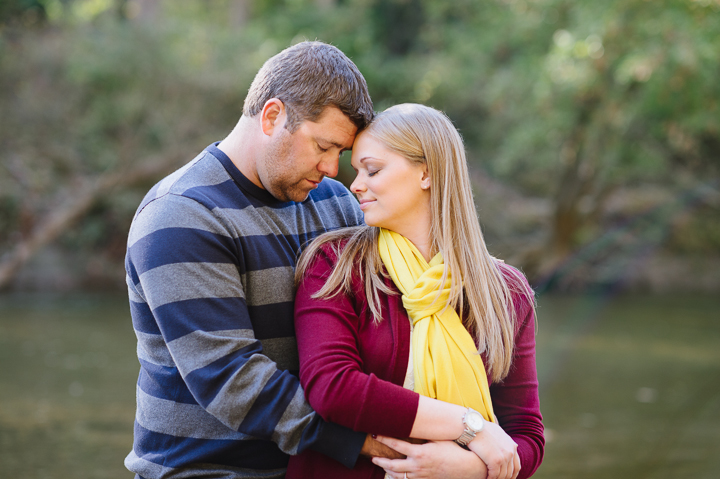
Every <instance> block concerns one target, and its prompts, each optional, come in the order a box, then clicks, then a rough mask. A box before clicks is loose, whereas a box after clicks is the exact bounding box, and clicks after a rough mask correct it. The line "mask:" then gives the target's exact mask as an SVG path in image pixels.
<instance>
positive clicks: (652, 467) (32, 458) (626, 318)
mask: <svg viewBox="0 0 720 479" xmlns="http://www.w3.org/2000/svg"><path fill="white" fill-rule="evenodd" d="M719 310H720V297H712V296H639V295H632V296H629V295H608V294H586V295H580V296H553V295H543V296H542V297H540V298H539V300H538V318H539V328H538V335H537V358H538V374H539V377H540V385H541V386H540V391H541V407H542V412H543V415H544V422H545V425H546V428H547V441H548V442H547V447H546V454H545V461H544V463H543V465H542V466H541V468H540V470H539V471H538V472H537V473H536V474H535V476H533V477H535V478H538V479H543V478H547V479H551V478H552V479H564V478H568V479H570V478H573V479H575V478H578V479H580V478H582V479H586V478H587V479H595V478H597V479H600V478H602V479H605V478H616V479H617V478H619V479H624V478H627V479H630V478H633V479H637V478H648V479H661V478H668V479H669V478H673V479H676V478H686V477H688V478H689V477H692V478H693V479H703V478H707V479H710V478H712V479H716V478H718V477H720V454H719V453H718V452H720V314H718V311H719ZM137 372H138V362H137V358H136V356H135V336H134V334H133V331H132V326H131V323H130V319H129V313H128V307H127V300H126V298H125V297H123V296H122V295H120V296H118V295H83V296H63V297H61V296H52V295H9V296H4V297H0V477H2V478H5V477H8V478H10V477H19V478H23V479H35V478H38V479H39V478H67V477H73V478H75V479H85V478H87V479H90V478H93V479H96V478H122V477H126V478H130V477H132V475H131V474H130V473H128V472H127V471H126V470H125V469H124V467H123V464H122V462H123V459H124V457H125V455H126V454H127V452H128V451H129V449H130V447H131V445H132V426H133V416H134V406H135V404H134V401H135V381H136V379H137Z"/></svg>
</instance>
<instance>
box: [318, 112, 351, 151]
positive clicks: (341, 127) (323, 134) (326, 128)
mask: <svg viewBox="0 0 720 479" xmlns="http://www.w3.org/2000/svg"><path fill="white" fill-rule="evenodd" d="M308 123H314V125H312V129H313V130H314V135H315V137H316V138H318V139H322V140H324V141H325V142H327V143H330V144H332V145H335V146H337V147H339V148H343V149H347V148H351V147H352V143H353V141H354V140H355V134H356V133H357V126H355V124H354V123H353V122H352V121H351V120H350V118H348V116H347V115H345V114H344V113H343V112H341V111H340V109H339V108H337V107H334V106H327V107H325V110H323V112H322V113H321V114H320V116H319V117H318V118H317V120H315V121H308Z"/></svg>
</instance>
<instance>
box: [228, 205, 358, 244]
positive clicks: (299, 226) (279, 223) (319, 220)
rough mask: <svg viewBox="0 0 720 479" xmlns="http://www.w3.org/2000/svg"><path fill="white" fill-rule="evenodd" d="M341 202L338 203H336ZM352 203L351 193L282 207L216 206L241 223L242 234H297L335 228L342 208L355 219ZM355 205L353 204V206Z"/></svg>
mask: <svg viewBox="0 0 720 479" xmlns="http://www.w3.org/2000/svg"><path fill="white" fill-rule="evenodd" d="M338 202H340V204H338ZM353 204H355V205H357V202H355V200H354V199H352V198H351V197H347V198H346V197H342V198H337V197H331V198H327V199H324V200H322V201H318V202H313V203H310V202H308V203H302V204H293V205H291V206H286V207H284V208H272V207H270V206H261V207H259V208H244V209H241V210H238V209H234V208H216V210H218V211H220V212H221V214H222V216H225V217H227V218H228V220H229V221H230V222H231V223H233V224H238V225H242V234H243V235H244V236H251V235H268V234H274V235H297V234H307V233H311V232H314V231H317V230H318V229H319V228H320V227H321V226H323V227H324V228H325V229H327V228H335V227H337V226H339V224H340V223H341V222H342V221H341V219H342V218H343V217H344V216H345V215H344V214H343V210H344V209H347V210H348V211H347V214H348V216H351V218H349V220H350V221H351V222H352V221H353V220H355V218H353V217H352V216H353V215H352V214H351V212H352V211H353ZM355 207H356V206H355Z"/></svg>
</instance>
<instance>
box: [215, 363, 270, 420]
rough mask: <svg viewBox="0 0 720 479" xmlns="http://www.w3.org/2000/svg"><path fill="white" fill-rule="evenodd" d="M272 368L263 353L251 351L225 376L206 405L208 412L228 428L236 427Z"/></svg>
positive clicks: (260, 390) (263, 385)
mask: <svg viewBox="0 0 720 479" xmlns="http://www.w3.org/2000/svg"><path fill="white" fill-rule="evenodd" d="M275 371H277V368H276V367H275V363H273V362H272V361H270V359H269V358H268V357H267V356H264V355H262V354H253V355H252V356H251V357H250V358H249V359H248V360H247V361H246V362H245V364H243V365H242V367H240V369H238V370H236V371H235V372H234V373H233V374H232V376H230V377H229V378H228V379H227V381H226V382H225V384H224V385H223V387H222V388H221V389H220V391H218V393H217V396H215V399H214V400H213V401H212V402H211V403H210V404H209V405H208V407H207V410H208V412H210V414H213V415H214V416H216V417H218V418H221V419H222V421H223V422H225V423H226V424H228V425H229V426H230V427H231V428H232V429H238V428H239V427H240V424H242V422H243V420H244V419H245V416H246V415H247V413H248V411H249V410H250V408H251V407H252V405H253V404H254V403H255V399H257V397H258V395H259V394H260V393H261V392H262V390H263V388H264V387H265V385H266V384H267V382H268V381H269V380H270V378H271V377H272V375H273V374H274V373H275Z"/></svg>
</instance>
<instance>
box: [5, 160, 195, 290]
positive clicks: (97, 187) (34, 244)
mask: <svg viewBox="0 0 720 479" xmlns="http://www.w3.org/2000/svg"><path fill="white" fill-rule="evenodd" d="M179 158H181V156H180V155H179V154H176V155H171V156H168V157H166V158H163V159H159V160H153V159H149V160H148V161H146V162H143V164H142V165H139V166H136V167H135V168H132V169H130V170H129V171H112V172H109V173H105V174H103V175H101V176H100V177H98V178H96V179H93V180H89V181H86V182H85V185H84V186H83V187H81V188H80V189H79V191H75V192H73V194H72V195H70V197H71V199H70V200H68V201H66V202H64V203H62V204H60V205H59V206H58V207H57V208H55V209H53V210H51V211H50V212H49V213H48V214H47V215H46V216H45V218H43V219H41V220H39V221H38V222H37V223H36V226H35V228H34V229H33V230H32V232H31V233H30V235H29V236H28V237H26V238H24V239H22V240H20V242H19V243H18V244H17V245H15V247H14V248H12V249H11V251H10V252H8V253H7V254H6V255H4V256H3V258H0V290H3V289H6V288H7V287H9V286H10V283H11V282H12V280H13V278H15V276H16V275H17V274H18V273H19V272H20V270H21V269H22V267H23V265H25V263H27V262H28V260H30V258H32V256H33V255H34V254H35V253H37V252H38V251H39V250H40V249H42V248H43V247H44V246H46V245H48V244H49V243H51V242H53V241H55V240H56V239H57V238H58V237H59V236H60V235H62V234H63V233H64V232H65V231H67V230H68V229H69V228H70V227H71V226H72V225H73V224H75V222H76V221H78V220H79V219H80V218H82V217H83V216H84V215H85V214H87V212H88V211H89V210H90V208H92V206H93V204H95V202H96V201H97V200H98V199H99V198H100V197H101V196H106V195H108V194H109V193H110V192H112V191H113V190H115V189H117V188H127V187H130V186H133V185H135V184H137V183H141V182H146V181H148V180H152V179H154V178H159V177H161V176H162V175H163V174H166V173H167V172H169V170H170V169H171V168H172V167H173V166H175V165H176V164H177V162H178V159H179Z"/></svg>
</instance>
